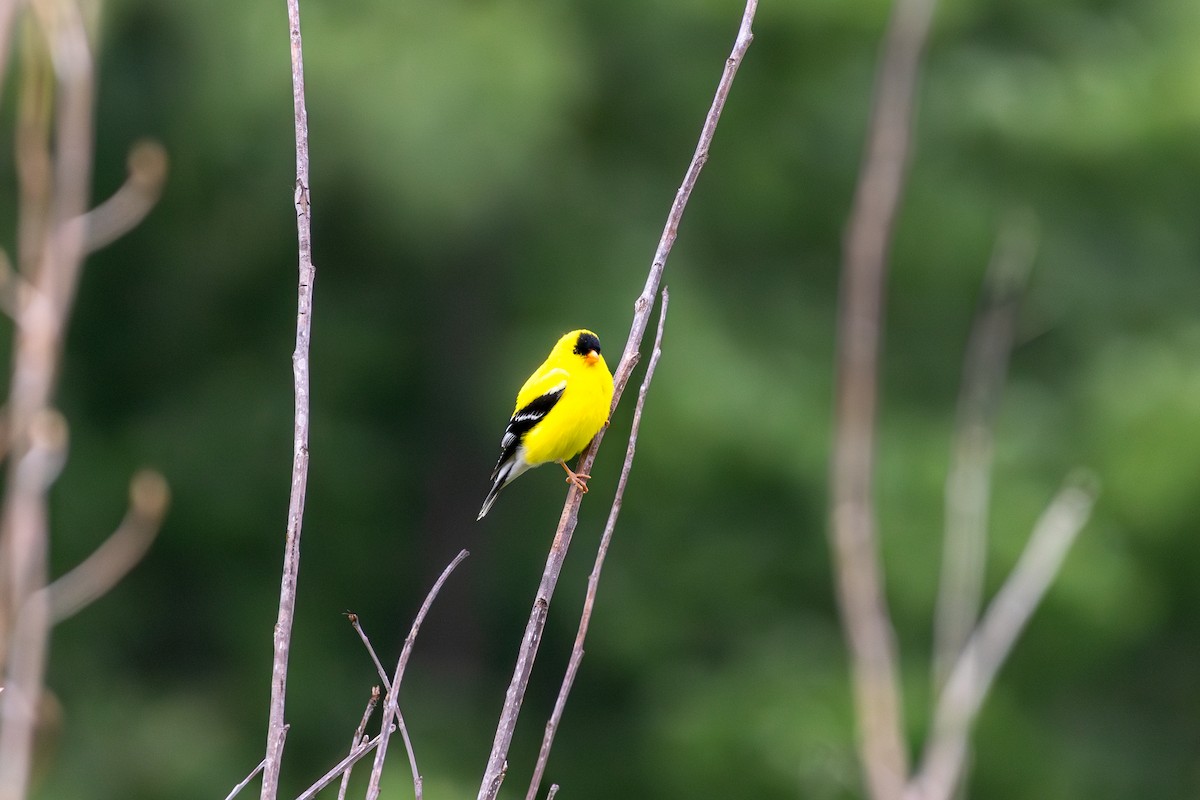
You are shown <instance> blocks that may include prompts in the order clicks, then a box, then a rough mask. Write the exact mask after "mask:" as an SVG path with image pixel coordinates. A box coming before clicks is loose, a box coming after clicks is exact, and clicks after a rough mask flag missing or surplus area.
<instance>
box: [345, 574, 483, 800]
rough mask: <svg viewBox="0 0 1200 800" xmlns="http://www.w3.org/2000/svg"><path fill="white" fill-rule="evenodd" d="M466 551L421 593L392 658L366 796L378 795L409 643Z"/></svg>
mask: <svg viewBox="0 0 1200 800" xmlns="http://www.w3.org/2000/svg"><path fill="white" fill-rule="evenodd" d="M468 555H470V554H469V553H468V552H467V551H466V550H462V551H460V552H459V554H458V555H457V556H455V558H454V560H453V561H451V562H450V564H449V565H447V567H446V568H445V569H444V570H442V574H441V575H440V576H439V577H438V579H437V581H436V582H435V583H434V584H433V588H432V589H430V590H429V594H428V595H426V597H425V602H424V603H422V604H421V610H420V611H419V612H417V617H416V619H414V620H413V624H412V629H411V630H409V632H408V638H406V639H405V640H404V648H403V649H402V650H401V651H400V659H399V660H398V661H397V662H396V672H395V674H394V675H393V676H392V683H391V689H390V690H389V691H388V699H387V703H386V704H385V705H384V709H383V722H382V725H383V729H382V730H381V731H380V732H379V749H378V750H376V751H375V763H374V765H373V766H372V767H371V780H370V783H369V784H368V785H367V800H377V798H378V797H379V781H380V779H381V778H382V777H383V762H384V759H385V758H387V746H388V739H389V737H390V736H391V733H392V720H393V719H394V718H398V717H399V714H400V711H399V708H398V704H399V702H400V698H399V694H400V681H401V680H403V678H404V668H405V667H406V666H408V659H409V657H410V656H411V655H412V650H413V645H414V644H416V641H417V632H418V631H420V630H421V623H422V622H424V621H425V615H426V614H428V613H429V608H430V606H432V605H433V600H434V598H435V597H437V595H438V592H439V591H441V589H442V584H444V583H445V582H446V579H447V578H449V577H450V573H451V572H453V571H454V568H455V567H457V566H458V565H459V564H460V563H461V562H462V560H463V559H464V558H466V557H467V556H468ZM409 756H410V758H412V771H413V788H414V789H415V790H416V793H417V800H420V798H421V774H420V773H419V772H418V771H417V764H416V759H415V757H412V753H411V752H410V753H409Z"/></svg>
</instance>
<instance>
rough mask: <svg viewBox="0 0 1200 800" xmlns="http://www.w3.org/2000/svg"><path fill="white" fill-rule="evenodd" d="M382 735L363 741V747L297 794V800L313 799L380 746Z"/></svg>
mask: <svg viewBox="0 0 1200 800" xmlns="http://www.w3.org/2000/svg"><path fill="white" fill-rule="evenodd" d="M382 736H383V734H382V733H379V734H376V735H375V738H373V739H371V740H370V741H369V742H363V744H362V747H360V748H359V749H358V750H356V751H355V752H352V753H350V755H348V756H346V757H345V758H343V759H342V760H341V761H339V762H338V763H336V764H334V765H333V766H332V767H331V768H330V769H329V771H328V772H326V773H325V774H324V775H322V776H321V777H320V778H317V780H316V782H315V783H313V785H312V786H309V787H308V788H307V789H305V790H304V791H303V792H301V793H300V794H298V795H296V800H312V799H313V798H314V797H316V796H317V795H318V794H319V793H320V792H321V790H323V789H324V788H325V787H326V786H328V785H329V784H331V783H333V782H334V781H335V780H337V777H338V776H339V775H341V774H343V773H345V771H346V770H348V769H350V767H352V766H354V765H355V764H356V763H358V761H359V760H360V759H362V758H364V757H366V756H367V755H368V754H370V753H371V751H373V750H374V749H375V748H376V747H378V746H379V739H380V737H382Z"/></svg>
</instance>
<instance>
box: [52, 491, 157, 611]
mask: <svg viewBox="0 0 1200 800" xmlns="http://www.w3.org/2000/svg"><path fill="white" fill-rule="evenodd" d="M169 502H170V490H169V489H168V488H167V481H166V479H165V478H163V476H162V475H160V474H159V473H157V472H154V471H151V470H144V471H142V472H139V473H137V474H136V475H134V476H133V480H132V481H130V484H129V510H128V511H127V512H126V514H125V518H124V519H123V520H121V524H120V525H119V526H118V527H117V529H116V530H115V531H114V532H113V533H112V535H111V536H109V537H108V539H106V540H105V541H104V543H103V544H101V545H100V547H98V548H97V549H96V550H95V552H93V553H92V554H91V555H90V556H88V557H87V558H86V559H85V560H84V561H83V562H82V563H81V564H79V565H78V566H76V567H75V568H74V569H72V570H71V571H70V572H68V573H67V574H65V575H63V576H62V577H61V578H59V579H58V580H56V581H54V583H52V584H50V585H49V586H48V587H46V590H47V591H48V592H49V594H50V615H51V618H52V619H53V620H54V621H55V622H56V623H57V622H61V621H62V620H64V619H66V618H67V617H70V616H72V615H74V614H76V613H78V612H79V611H80V610H82V609H83V608H84V607H86V606H87V605H89V604H90V603H92V602H94V601H95V600H96V599H97V598H99V597H101V596H102V595H104V594H105V593H106V592H108V590H109V589H111V588H112V587H113V586H115V585H116V584H117V582H118V581H120V580H121V578H123V577H125V575H126V573H128V572H129V570H131V569H133V567H134V565H136V564H137V563H138V561H140V560H141V558H142V556H143V555H145V553H146V551H147V550H148V549H149V548H150V544H151V542H153V541H154V537H155V536H156V535H158V530H159V527H160V526H161V524H162V519H163V515H164V514H166V511H167V505H168V503H169Z"/></svg>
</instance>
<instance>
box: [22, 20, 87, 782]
mask: <svg viewBox="0 0 1200 800" xmlns="http://www.w3.org/2000/svg"><path fill="white" fill-rule="evenodd" d="M32 10H33V21H34V22H35V23H36V24H31V25H30V26H29V27H28V28H27V30H28V31H29V33H30V40H31V41H30V43H31V45H33V44H36V41H35V37H36V36H39V35H41V36H44V37H45V41H46V43H47V45H48V52H49V58H50V63H51V64H52V66H53V75H54V81H53V83H52V84H49V82H48V81H45V80H43V79H44V78H45V77H46V74H45V71H44V68H42V67H41V66H40V65H39V67H38V68H37V69H33V70H31V71H30V74H29V76H28V77H27V79H26V80H25V81H24V84H23V86H22V90H23V92H26V93H33V92H37V93H39V94H40V93H44V92H49V93H50V95H49V96H50V97H53V98H54V112H53V130H52V133H51V130H50V127H49V125H50V112H49V106H48V105H47V104H46V103H45V102H43V101H44V98H45V97H46V95H45V94H40V97H38V98H37V102H35V98H33V97H31V96H27V97H26V98H23V102H22V112H23V113H21V114H20V117H21V119H20V120H19V121H18V125H19V126H21V127H22V128H23V130H24V131H26V132H27V133H28V134H29V135H28V136H23V137H22V144H24V145H27V146H26V147H23V148H20V149H19V151H18V173H19V174H20V176H21V182H22V205H21V212H22V220H21V222H20V231H21V240H22V241H21V243H20V244H21V252H22V253H29V254H31V258H30V259H29V260H28V261H25V262H23V263H22V269H23V272H24V276H23V277H24V279H25V280H26V281H27V282H28V284H29V287H28V288H29V291H28V293H27V295H28V296H27V298H26V300H25V302H24V303H23V304H21V305H20V306H19V308H18V313H17V316H16V323H17V325H16V342H15V345H14V355H13V373H12V382H11V386H10V389H9V400H8V407H7V413H8V420H7V426H6V427H7V431H8V438H9V441H8V445H9V448H10V459H9V469H8V476H7V485H6V492H5V497H4V507H3V509H2V510H0V565H2V566H0V616H2V617H3V619H2V620H0V664H2V665H3V668H4V672H5V674H4V677H3V681H4V686H5V691H4V692H3V694H2V695H0V716H2V717H3V720H4V724H3V725H2V726H0V798H3V799H4V800H18V799H19V798H23V797H24V796H25V792H26V788H27V785H28V780H29V761H30V755H31V751H32V739H33V731H34V725H35V723H36V720H37V708H38V704H39V701H40V698H41V695H42V680H43V671H44V665H45V657H46V643H47V640H48V635H49V628H50V624H51V620H50V604H49V598H48V594H47V593H46V592H43V591H42V589H43V588H44V586H45V585H46V580H47V572H46V551H47V546H48V529H47V508H46V492H47V490H48V489H49V487H50V485H51V483H52V482H53V481H54V479H55V477H57V475H58V470H59V468H60V467H61V466H62V462H63V459H64V458H65V453H66V443H67V426H66V421H65V420H64V419H63V417H62V415H61V414H59V413H58V412H57V411H55V410H53V408H52V403H53V397H54V389H55V385H56V382H57V378H58V370H59V362H60V358H61V353H62V343H63V336H64V332H65V327H66V319H67V317H68V315H69V313H70V307H71V303H72V301H73V299H74V296H75V286H76V282H77V281H78V277H79V270H80V267H81V263H82V257H83V241H82V236H81V232H80V228H79V226H74V225H70V224H69V223H70V222H71V220H73V219H75V218H77V217H78V216H80V215H81V214H83V212H84V211H85V210H86V208H87V198H88V190H89V187H90V185H91V167H92V146H91V141H92V88H93V87H92V83H93V81H92V50H91V44H90V42H89V41H88V38H87V32H86V29H85V27H84V22H83V16H82V13H81V12H80V9H79V6H78V5H77V4H76V3H75V2H73V0H37V2H34V3H32ZM3 14H5V15H9V16H8V19H11V13H10V10H8V9H6V10H5V11H4V12H3ZM35 57H36V56H35ZM47 135H52V136H53V140H54V148H53V152H54V160H53V162H51V161H50V158H49V156H48V153H49V150H50V148H49V146H48V143H47V141H46V139H45V136H47ZM30 198H35V199H36V202H30V201H29V199H30ZM27 213H28V214H31V215H33V216H32V217H30V218H26V214H27Z"/></svg>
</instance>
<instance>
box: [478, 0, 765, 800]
mask: <svg viewBox="0 0 1200 800" xmlns="http://www.w3.org/2000/svg"><path fill="white" fill-rule="evenodd" d="M757 9H758V0H747V3H746V8H745V11H744V12H743V14H742V21H741V25H740V27H739V28H738V34H737V39H736V40H735V42H734V46H733V50H732V52H731V53H730V54H729V58H727V59H726V61H725V69H724V71H723V72H722V74H721V79H720V81H719V82H718V84H717V91H716V94H715V96H714V97H713V102H712V105H711V106H710V107H709V110H708V115H707V116H706V117H705V119H704V125H703V127H702V128H701V130H700V140H699V142H698V143H697V145H696V151H695V153H694V154H693V155H692V160H691V162H690V163H689V164H688V168H687V171H686V172H685V173H684V177H683V183H682V184H681V185H680V187H679V190H678V191H677V192H676V193H675V200H674V202H673V203H672V204H671V210H670V212H668V214H667V222H666V225H665V226H664V228H663V232H662V237H661V238H660V239H659V243H658V248H657V250H656V251H655V253H654V260H653V261H652V262H651V265H650V271H649V274H648V275H647V277H646V285H645V287H644V288H643V289H642V293H641V294H640V295H639V296H638V298H637V300H636V301H634V304H633V312H634V313H633V324H632V326H631V327H630V330H629V338H628V339H627V340H626V342H625V350H624V352H623V353H622V355H621V360H620V362H619V363H618V364H617V369H616V372H615V373H614V374H613V387H614V391H613V400H612V408H614V409H615V408H616V407H617V403H619V402H620V400H621V395H622V393H623V392H624V391H625V385H626V384H627V383H628V382H629V377H630V375H631V374H632V373H633V367H634V365H635V364H636V363H637V361H638V348H640V347H641V344H642V339H643V338H644V337H645V334H646V326H647V325H648V324H649V321H650V312H651V308H652V306H653V302H654V297H655V295H656V294H658V287H659V284H660V283H661V282H662V275H663V271H664V270H665V268H666V265H667V258H668V257H669V256H670V253H671V248H672V247H673V246H674V244H675V239H676V236H677V235H678V230H679V223H680V220H681V219H682V218H683V211H684V209H685V208H686V206H687V201H688V198H689V197H691V193H692V189H693V188H694V187H695V185H696V180H697V179H698V178H699V176H700V170H701V169H703V168H704V164H705V163H706V162H707V161H708V152H709V148H710V147H711V145H712V139H713V135H714V134H715V132H716V129H717V122H718V121H719V120H720V118H721V112H722V110H723V109H724V108H725V101H726V99H727V98H728V97H729V90H730V88H731V87H732V85H733V79H734V76H735V75H736V74H737V71H738V67H740V66H741V63H742V59H743V57H744V56H745V54H746V50H747V49H748V48H749V47H750V43H751V42H752V41H753V39H754V34H753V33H752V32H751V25H752V24H753V22H754V14H755V12H756V11H757ZM604 432H605V430H604V429H601V430H600V432H599V433H597V434H596V438H594V439H592V442H591V444H589V445H588V446H587V448H586V449H585V450H584V451H583V455H582V456H580V459H579V465H578V467H577V471H579V472H584V473H588V472H590V470H591V467H592V464H593V463H594V462H595V460H596V452H597V451H598V450H599V448H600V442H601V441H602V440H603V439H604ZM582 499H583V495H582V493H581V492H580V491H579V489H578V488H577V487H575V486H574V485H572V486H571V488H570V489H569V490H568V492H567V499H566V502H565V503H564V504H563V510H562V514H561V515H560V517H559V520H558V527H557V529H556V530H555V533H554V540H553V542H552V543H551V545H550V552H549V554H548V555H547V557H546V567H545V569H544V570H543V572H542V579H541V581H540V582H539V584H538V590H537V595H536V596H535V598H534V601H533V609H532V610H531V611H530V614H529V621H528V623H526V625H525V633H524V635H523V636H522V639H521V646H520V649H519V650H518V652H517V662H516V665H515V667H514V669H513V676H512V680H511V681H510V682H509V685H508V690H507V691H506V692H505V695H504V706H503V708H501V710H500V720H499V722H498V724H497V725H496V735H495V738H494V739H493V740H492V749H491V752H490V753H489V755H488V762H487V765H486V767H485V768H484V772H483V779H482V781H481V782H480V785H479V794H478V800H492V799H493V798H495V797H496V795H497V793H499V791H500V785H501V784H502V783H503V781H504V775H505V772H506V770H507V763H508V748H509V746H510V745H511V744H512V737H513V733H514V732H515V731H516V727H517V717H518V716H520V713H521V704H522V702H523V701H524V698H525V689H526V687H527V686H528V684H529V675H530V673H531V672H532V671H533V662H534V660H535V659H536V658H537V650H538V645H539V644H540V642H541V639H542V631H543V629H544V628H545V626H546V615H547V613H548V610H549V607H550V600H551V598H552V597H553V596H554V589H555V587H556V586H557V585H558V576H559V573H560V572H561V571H562V564H563V560H564V559H565V558H566V555H567V549H568V548H569V547H570V545H571V537H572V536H573V535H574V533H575V526H576V524H577V523H578V521H579V504H580V502H581V500H582Z"/></svg>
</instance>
